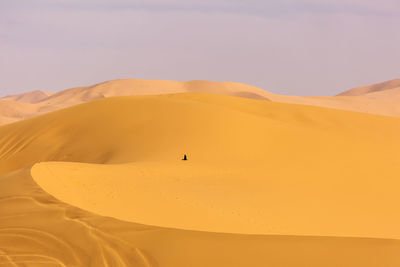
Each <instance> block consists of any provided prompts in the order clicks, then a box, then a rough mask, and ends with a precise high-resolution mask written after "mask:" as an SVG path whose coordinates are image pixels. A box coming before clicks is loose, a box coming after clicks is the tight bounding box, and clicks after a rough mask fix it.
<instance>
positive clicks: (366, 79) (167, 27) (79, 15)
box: [0, 0, 400, 95]
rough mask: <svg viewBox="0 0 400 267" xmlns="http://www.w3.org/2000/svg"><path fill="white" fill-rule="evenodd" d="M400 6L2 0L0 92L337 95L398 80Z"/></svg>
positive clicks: (327, 0) (340, 0) (319, 0)
mask: <svg viewBox="0 0 400 267" xmlns="http://www.w3.org/2000/svg"><path fill="white" fill-rule="evenodd" d="M399 14H400V1H399V0H380V1H377V0H347V1H346V0H245V1H239V0H0V78H1V79H0V94H1V95H4V94H10V93H18V92H23V91H30V90H35V89H41V90H50V91H58V90H62V89H66V88H70V87H74V86H79V85H89V84H93V83H96V82H101V81H105V80H111V79H117V78H141V79H167V80H182V81H183V80H193V79H199V80H215V81H235V82H243V83H247V84H251V85H255V86H258V87H261V88H263V89H266V90H268V91H272V92H275V93H281V94H297V95H333V94H336V93H339V92H340V91H342V90H346V89H349V88H351V87H354V86H358V85H364V84H369V83H373V82H380V81H384V80H389V79H394V78H400V34H399V29H400V15H399Z"/></svg>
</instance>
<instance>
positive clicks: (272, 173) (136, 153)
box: [0, 93, 400, 267]
mask: <svg viewBox="0 0 400 267" xmlns="http://www.w3.org/2000/svg"><path fill="white" fill-rule="evenodd" d="M399 134H400V119H398V118H391V117H384V116H378V115H370V114H363V113H355V112H348V111H340V110H334V109H325V108H319V107H312V106H303V105H294V104H282V103H274V102H269V101H262V100H251V99H245V98H239V97H231V96H223V95H213V94H204V93H184V94H172V95H155V96H129V97H111V98H105V99H100V100H96V101H93V102H90V103H86V104H81V105H77V106H74V107H70V108H67V109H63V110H59V111H56V112H52V113H49V114H45V115H41V116H37V117H35V118H31V119H29V120H24V121H20V122H17V123H14V124H9V125H5V126H2V127H0V173H2V175H0V205H1V207H0V218H1V219H0V263H1V264H3V265H5V266H15V265H17V266H39V265H40V266H54V265H58V266H277V267H283V266H285V267H286V266H309V267H310V266H311V267H314V266H315V267H317V266H352V267H357V266H360V267H365V266H367V267H368V266H371V267H378V266H388V267H391V266H393V267H394V266H399V263H400V257H398V254H399V252H400V241H399V239H400V231H399V229H398V225H399V223H400V216H399V215H398V213H397V210H398V209H399V208H400V207H399V205H400V204H399V203H400V201H399V200H400V194H399V190H398V188H399V179H398V173H399V172H400V164H399V163H400V157H399V152H398V151H400V142H399V139H398V136H399ZM184 153H186V154H188V156H189V160H188V161H186V162H185V161H181V157H182V155H183V154H184ZM49 161H51V162H49ZM55 161H56V162H55ZM39 162H42V163H39ZM32 165H33V167H31V166H32ZM43 189H44V190H45V191H43ZM51 195H52V196H51ZM67 203H68V204H67ZM44 218H45V219H44Z"/></svg>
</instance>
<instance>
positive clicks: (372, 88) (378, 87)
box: [339, 79, 400, 96]
mask: <svg viewBox="0 0 400 267" xmlns="http://www.w3.org/2000/svg"><path fill="white" fill-rule="evenodd" d="M399 87H400V79H394V80H390V81H386V82H382V83H376V84H372V85H367V86H360V87H356V88H353V89H350V90H347V91H345V92H342V93H340V94H339V96H359V95H365V94H369V93H374V92H381V91H386V90H390V89H394V88H399Z"/></svg>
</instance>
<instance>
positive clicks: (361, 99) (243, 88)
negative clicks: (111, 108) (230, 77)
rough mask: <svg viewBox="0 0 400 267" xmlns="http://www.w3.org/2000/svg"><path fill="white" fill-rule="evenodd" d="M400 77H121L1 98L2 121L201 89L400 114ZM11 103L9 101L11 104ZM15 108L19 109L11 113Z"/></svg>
mask: <svg viewBox="0 0 400 267" xmlns="http://www.w3.org/2000/svg"><path fill="white" fill-rule="evenodd" d="M399 86H400V80H392V81H388V82H383V83H379V84H374V85H370V86H363V87H358V88H354V89H351V90H348V91H346V92H343V93H341V94H339V95H338V96H335V97H330V96H287V95H278V94H273V93H270V92H268V91H265V90H262V89H260V88H257V87H254V86H250V85H246V84H241V83H233V82H212V81H188V82H177V81H167V80H140V79H120V80H113V81H106V82H102V83H98V84H94V85H91V86H84V87H76V88H71V89H67V90H63V91H61V92H58V93H49V92H43V91H32V92H28V93H24V94H17V95H11V96H6V97H3V98H0V125H5V124H9V123H12V122H15V121H19V120H23V119H26V118H31V117H34V116H37V115H40V114H45V113H48V112H52V111H55V110H59V109H62V108H66V107H70V106H74V105H78V104H81V103H86V102H90V101H93V100H97V99H101V98H107V97H113V96H130V95H162V94H173V93H187V92H201V93H213V94H221V95H230V96H239V97H243V98H249V99H259V100H265V101H274V102H279V103H291V104H302V105H311V106H320V107H327V108H334V109H340V110H349V111H357V112H363V113H370V114H379V115H385V116H394V117H400V106H399V101H400V89H399V88H400V87H399ZM7 103H8V104H7ZM9 103H14V104H13V107H12V108H11V110H17V112H14V114H13V116H9V114H8V113H9V110H10V104H9Z"/></svg>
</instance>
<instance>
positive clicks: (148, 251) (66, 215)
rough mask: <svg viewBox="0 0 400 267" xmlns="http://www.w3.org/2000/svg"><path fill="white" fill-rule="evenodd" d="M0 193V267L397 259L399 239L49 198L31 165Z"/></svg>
mask: <svg viewBox="0 0 400 267" xmlns="http://www.w3.org/2000/svg"><path fill="white" fill-rule="evenodd" d="M0 197H1V199H0V218H1V219H0V265H1V266H49V267H50V266H79V267H86V266H96V267H107V266H113V267H119V266H121V267H122V266H145V267H149V266H154V267H156V266H165V267H176V266H193V267H203V266H211V267H213V266H215V267H217V266H218V267H220V266H235V267H236V266H237V267H247V266H285V267H286V266H296V267H298V266H300V267H309V266H327V267H336V266H362V267H378V266H386V267H397V266H399V264H400V257H398V253H399V250H400V242H399V241H397V240H389V239H369V238H351V237H307V236H303V237H301V236H276V235H238V234H225V233H211V232H197V231H186V230H179V229H168V228H160V227H154V226H146V225H140V224H135V223H131V222H123V221H120V220H116V219H113V218H110V217H103V216H99V215H95V214H93V213H89V212H87V211H83V210H81V209H79V208H76V207H73V206H71V205H68V204H65V203H63V202H60V201H58V200H57V199H55V198H53V197H51V196H50V195H49V194H47V193H46V192H44V191H43V190H42V189H41V188H40V187H39V186H38V185H37V184H35V182H34V181H33V180H32V178H31V176H30V170H29V168H26V169H24V170H20V171H17V172H13V173H9V174H7V175H2V176H0ZM129 205H131V208H132V210H133V209H134V208H135V206H138V205H134V203H131V204H129Z"/></svg>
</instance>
